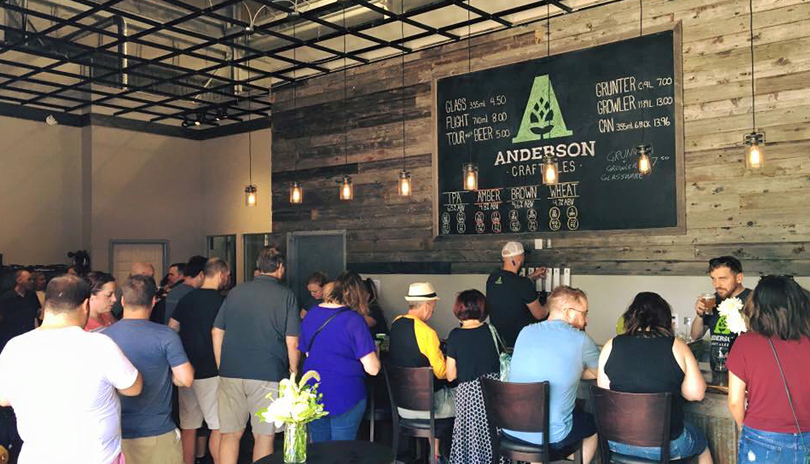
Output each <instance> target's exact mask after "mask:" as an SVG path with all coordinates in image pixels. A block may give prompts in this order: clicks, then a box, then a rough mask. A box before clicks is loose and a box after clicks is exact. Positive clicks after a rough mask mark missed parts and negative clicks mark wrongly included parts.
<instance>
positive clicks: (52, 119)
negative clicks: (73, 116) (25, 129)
mask: <svg viewBox="0 0 810 464" xmlns="http://www.w3.org/2000/svg"><path fill="white" fill-rule="evenodd" d="M45 124H47V125H49V126H55V125H57V124H59V121H57V120H56V118H55V117H54V115H52V114H49V115H48V116H45Z"/></svg>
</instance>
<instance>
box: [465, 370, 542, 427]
mask: <svg viewBox="0 0 810 464" xmlns="http://www.w3.org/2000/svg"><path fill="white" fill-rule="evenodd" d="M481 383H482V389H483V391H484V401H485V402H486V406H487V412H488V415H489V418H490V420H491V421H492V422H493V425H494V426H495V427H498V428H502V429H508V430H515V431H519V432H546V431H547V430H548V409H547V407H548V400H547V398H548V394H549V383H548V382H547V381H546V382H536V383H512V382H501V381H499V380H494V379H487V378H482V379H481Z"/></svg>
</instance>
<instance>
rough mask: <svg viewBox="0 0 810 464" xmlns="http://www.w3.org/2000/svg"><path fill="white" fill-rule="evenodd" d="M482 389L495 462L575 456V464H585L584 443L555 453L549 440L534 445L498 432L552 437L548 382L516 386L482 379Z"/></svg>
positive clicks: (533, 460) (546, 459) (535, 460)
mask: <svg viewBox="0 0 810 464" xmlns="http://www.w3.org/2000/svg"><path fill="white" fill-rule="evenodd" d="M481 387H482V389H483V391H484V404H485V406H486V410H487V421H488V422H489V428H490V437H491V439H492V450H493V462H498V460H499V457H500V456H504V457H507V458H509V459H511V460H512V461H527V462H542V463H548V462H551V461H557V460H560V459H564V458H565V457H566V456H569V455H570V454H574V462H575V463H577V464H581V463H582V442H581V441H580V442H578V443H576V444H574V445H572V446H571V447H569V448H566V449H562V450H552V449H551V448H550V447H549V444H548V440H544V443H543V444H542V445H532V444H528V443H523V442H520V441H516V440H513V439H511V438H509V437H508V436H506V435H504V434H503V433H501V434H498V432H497V430H496V429H508V430H515V431H519V432H536V433H543V434H544V435H543V436H544V437H548V430H549V418H548V416H549V383H548V382H537V383H512V382H501V381H499V380H493V379H487V378H482V379H481Z"/></svg>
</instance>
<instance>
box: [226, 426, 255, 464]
mask: <svg viewBox="0 0 810 464" xmlns="http://www.w3.org/2000/svg"><path fill="white" fill-rule="evenodd" d="M243 433H245V429H242V430H240V431H238V432H233V433H223V434H222V438H221V440H220V442H219V459H220V463H221V464H236V461H237V460H238V459H239V440H241V439H242V434H243ZM254 461H256V460H255V459H254Z"/></svg>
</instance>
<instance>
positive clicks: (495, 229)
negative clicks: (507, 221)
mask: <svg viewBox="0 0 810 464" xmlns="http://www.w3.org/2000/svg"><path fill="white" fill-rule="evenodd" d="M492 231H493V232H495V233H496V234H500V233H501V223H500V222H493V223H492Z"/></svg>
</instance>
